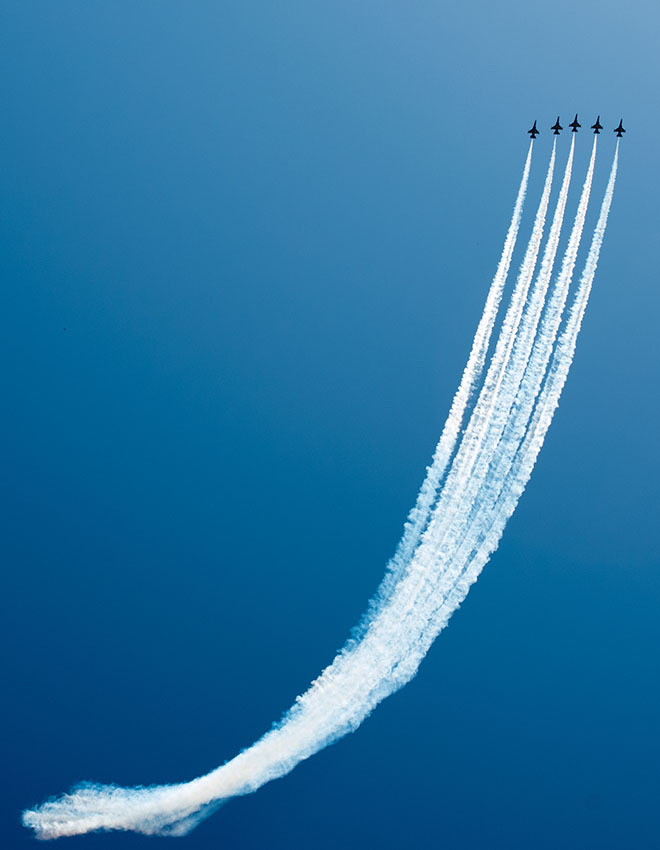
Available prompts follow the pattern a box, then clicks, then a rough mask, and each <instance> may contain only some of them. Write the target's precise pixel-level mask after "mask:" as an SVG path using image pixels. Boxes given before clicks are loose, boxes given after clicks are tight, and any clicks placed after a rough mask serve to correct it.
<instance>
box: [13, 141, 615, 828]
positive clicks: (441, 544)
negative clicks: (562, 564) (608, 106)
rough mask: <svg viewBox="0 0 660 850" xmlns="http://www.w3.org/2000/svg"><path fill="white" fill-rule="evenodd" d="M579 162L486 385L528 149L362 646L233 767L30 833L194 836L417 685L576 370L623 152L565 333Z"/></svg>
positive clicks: (39, 818) (576, 233) (85, 810)
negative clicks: (239, 798)
mask: <svg viewBox="0 0 660 850" xmlns="http://www.w3.org/2000/svg"><path fill="white" fill-rule="evenodd" d="M573 151H574V138H573V141H572V143H571V149H570V153H569V156H568V160H567V163H566V168H565V171H564V177H563V180H562V185H561V188H560V191H559V195H558V199H557V203H556V207H555V211H554V214H553V219H552V224H551V226H550V232H549V235H548V240H547V243H546V246H545V249H544V252H543V257H542V261H541V266H540V269H539V271H538V274H537V275H536V277H534V272H535V268H536V264H537V259H538V254H539V250H540V246H541V242H542V237H543V231H544V227H545V220H546V215H547V210H548V205H549V199H550V193H551V187H552V179H553V172H554V165H555V147H554V146H553V150H552V154H551V157H550V162H549V165H548V170H547V174H546V179H545V184H544V188H543V192H542V195H541V199H540V203H539V206H538V210H537V213H536V217H535V221H534V226H533V229H532V234H531V237H530V240H529V243H528V246H527V249H526V251H525V254H524V259H523V261H522V264H521V267H520V271H519V274H518V276H517V279H516V283H515V285H514V287H513V292H512V295H511V299H510V302H509V305H508V308H507V310H506V312H505V315H504V318H503V320H502V323H501V328H500V332H499V336H498V339H497V342H496V344H495V347H494V352H493V355H492V357H491V360H490V363H489V366H488V369H487V370H485V375H484V367H485V363H486V355H487V352H488V349H489V344H490V339H491V335H492V332H493V328H494V325H495V321H496V317H497V314H498V310H499V306H500V301H501V298H502V292H503V288H504V285H505V281H506V278H507V275H508V272H509V268H510V264H511V259H512V255H513V249H514V245H515V242H516V238H517V234H518V230H519V227H520V221H521V215H522V207H523V201H524V198H525V193H526V190H527V183H528V177H529V171H530V165H531V152H532V146H531V145H530V150H529V152H528V154H527V159H526V162H525V167H524V171H523V177H522V180H521V183H520V188H519V191H518V196H517V200H516V204H515V207H514V213H513V217H512V220H511V224H510V227H509V231H508V233H507V237H506V241H505V244H504V250H503V252H502V257H501V259H500V263H499V265H498V269H497V272H496V275H495V278H494V279H493V282H492V284H491V288H490V291H489V293H488V298H487V301H486V306H485V309H484V313H483V315H482V317H481V321H480V322H479V326H478V328H477V332H476V334H475V337H474V341H473V344H472V350H471V352H470V357H469V359H468V364H467V366H466V368H465V372H464V374H463V377H462V379H461V383H460V386H459V389H458V391H457V393H456V396H455V397H454V402H453V404H452V407H451V411H450V413H449V417H448V419H447V422H446V424H445V427H444V429H443V432H442V436H441V438H440V442H439V443H438V446H437V448H436V451H435V454H434V457H433V462H432V464H431V466H430V467H429V469H428V472H427V477H426V480H425V481H424V484H423V485H422V489H421V490H420V494H419V496H418V498H417V503H416V505H415V507H414V508H413V511H412V512H411V514H410V517H409V520H408V523H407V524H406V527H405V531H404V535H403V538H402V541H401V543H400V544H399V547H398V548H397V552H396V554H395V556H394V558H393V559H392V561H391V562H390V564H389V565H388V572H387V574H386V577H385V579H384V580H383V583H382V584H381V587H380V588H379V591H378V593H377V594H376V596H375V598H374V600H372V602H371V603H370V607H369V610H368V613H367V615H366V616H365V618H364V619H363V621H362V624H361V626H360V628H359V629H358V630H357V631H356V634H355V636H354V638H353V639H351V640H349V642H348V643H347V644H346V646H345V647H344V649H342V650H341V652H340V653H339V654H338V655H337V657H336V658H335V660H334V661H333V662H332V664H330V665H329V666H328V667H327V668H326V669H325V670H324V671H323V672H322V673H321V675H320V676H319V677H318V679H316V680H315V681H314V682H313V683H312V684H311V686H310V687H309V689H308V690H307V691H306V692H305V693H304V694H303V695H302V696H300V697H298V699H297V700H296V702H295V704H294V705H293V707H292V708H291V709H290V710H289V711H288V712H287V714H285V716H284V717H283V718H282V720H281V721H280V722H279V724H277V726H275V727H274V728H273V729H272V730H271V731H270V732H268V733H267V734H266V735H264V736H263V737H262V738H261V739H260V740H258V741H257V742H256V743H255V744H253V745H252V746H251V747H249V748H248V749H246V750H244V751H243V752H242V753H240V754H239V755H238V756H236V757H235V758H234V759H232V760H231V761H229V762H227V763H226V764H224V765H223V766H221V767H219V768H217V769H216V770H214V771H212V772H211V773H209V774H207V775H206V776H202V777H200V778H198V779H195V780H193V781H191V782H187V783H183V784H179V785H166V786H157V787H151V788H119V787H115V786H104V785H94V784H85V785H81V786H78V787H76V788H74V789H73V790H72V791H71V793H69V794H66V795H64V796H62V797H59V798H57V799H54V800H51V801H49V802H46V803H44V804H42V805H41V806H39V807H37V808H35V809H31V810H29V811H26V812H24V814H23V823H24V824H25V825H26V826H28V827H31V828H32V829H33V830H34V831H35V833H36V835H37V837H39V838H57V837H60V836H66V835H75V834H79V833H84V832H90V831H93V830H99V829H119V830H134V831H136V832H142V833H146V834H162V835H183V834H185V833H186V832H189V831H190V830H191V829H192V828H193V827H194V826H195V825H196V824H197V823H199V821H200V820H202V819H203V818H204V817H206V816H207V815H208V814H210V813H211V812H212V811H213V810H215V809H216V808H217V807H218V806H220V805H221V804H222V803H223V802H224V801H226V800H228V799H229V798H231V797H233V796H236V795H239V794H248V793H250V792H252V791H255V790H256V789H257V788H259V787H260V786H261V785H263V784H264V783H266V782H269V781H270V780H272V779H276V778H277V777H279V776H283V775H284V774H286V773H288V772H289V771H290V770H292V769H293V768H294V767H295V766H296V764H298V763H299V762H300V761H301V760H303V759H306V758H308V757H309V756H311V755H313V754H314V753H315V752H317V751H318V750H320V749H322V748H323V747H325V746H327V745H328V744H330V743H332V742H333V741H335V740H336V739H337V738H339V737H341V736H342V735H345V734H346V733H347V732H350V731H352V730H354V729H356V728H357V727H358V726H359V725H360V723H361V722H362V721H363V720H364V718H365V717H366V716H367V715H368V714H369V713H370V712H371V711H372V710H373V709H374V708H375V706H376V705H377V704H378V703H379V702H380V701H381V700H382V699H384V698H385V697H386V696H388V695H389V694H391V693H393V692H394V691H395V690H397V689H398V688H400V687H401V686H402V685H404V684H405V683H406V682H408V681H409V680H410V679H411V678H412V677H413V676H414V675H415V673H416V671H417V668H418V666H419V664H420V662H421V660H422V659H423V657H424V655H425V654H426V652H427V651H428V648H429V646H430V645H431V643H432V642H433V640H434V639H435V637H436V636H437V634H438V633H439V632H440V630H441V629H442V628H443V627H444V626H445V625H446V623H447V621H448V620H449V618H450V616H451V614H452V613H453V612H454V611H455V610H456V608H457V607H458V606H459V605H460V604H461V602H462V601H463V599H464V598H465V596H466V594H467V592H468V590H469V588H470V586H471V585H472V584H473V583H474V582H475V581H476V579H477V578H478V576H479V574H480V572H481V570H482V568H483V566H484V564H485V563H486V562H487V561H488V559H489V557H490V555H491V554H492V552H493V551H494V550H495V548H496V547H497V544H498V542H499V540H500V537H501V535H502V532H503V529H504V526H505V524H506V521H507V520H508V518H509V517H510V516H511V514H512V513H513V511H514V510H515V507H516V504H517V502H518V499H519V498H520V495H521V494H522V492H523V490H524V488H525V486H526V484H527V482H528V480H529V477H530V475H531V472H532V469H533V467H534V463H535V461H536V457H537V455H538V452H539V450H540V448H541V445H542V444H543V440H544V438H545V434H546V432H547V430H548V427H549V425H550V422H551V420H552V416H553V414H554V411H555V409H556V407H557V404H558V402H559V397H560V395H561V391H562V389H563V386H564V383H565V381H566V377H567V375H568V371H569V369H570V365H571V362H572V359H573V354H574V351H575V343H576V339H577V336H578V333H579V330H580V325H581V322H582V318H583V316H584V311H585V309H586V305H587V301H588V298H589V294H590V291H591V285H592V282H593V278H594V274H595V271H596V265H597V263H598V257H599V252H600V248H601V245H602V241H603V236H604V233H605V227H606V224H607V216H608V213H609V209H610V205H611V203H612V196H613V192H614V182H615V179H616V171H617V162H618V145H617V150H616V153H615V157H614V161H613V163H612V169H611V172H610V178H609V182H608V185H607V190H606V192H605V196H604V199H603V202H602V206H601V211H600V216H599V218H598V223H597V224H596V228H595V231H594V235H593V239H592V243H591V248H590V250H589V254H588V257H587V261H586V265H585V269H584V271H583V273H582V276H581V278H580V281H579V284H578V286H577V290H576V293H575V296H574V300H573V303H572V305H571V308H570V310H569V311H568V317H567V318H566V319H565V324H564V328H563V330H562V332H561V334H560V333H559V330H560V327H561V323H562V317H563V315H564V312H565V305H566V303H567V300H568V295H569V289H570V285H571V281H572V277H573V270H574V267H575V263H576V259H577V255H578V249H579V246H580V240H581V237H582V232H583V229H584V222H585V217H586V212H587V207H588V204H589V196H590V192H591V183H592V178H593V173H594V167H595V159H596V141H595V140H594V147H593V151H592V154H591V159H590V162H589V168H588V171H587V176H586V179H585V182H584V186H583V189H582V193H581V197H580V201H579V204H578V209H577V213H576V216H575V220H574V223H573V227H572V230H571V234H570V237H569V240H568V245H567V248H566V252H565V254H564V257H563V261H562V264H561V269H560V271H559V274H558V275H557V277H556V279H555V281H554V284H553V285H552V286H550V282H551V280H552V273H553V268H554V263H555V258H556V253H557V247H558V244H559V237H560V232H561V227H562V222H563V219H564V213H565V209H566V203H567V197H568V189H569V184H570V180H571V172H572V165H573ZM548 293H549V294H548ZM479 387H480V389H479V393H478V395H477V397H476V400H475V401H474V403H473V405H472V409H471V413H470V416H469V419H468V421H467V425H466V426H465V429H464V431H463V434H462V436H461V437H460V439H459V435H460V434H461V428H462V427H463V423H464V420H465V419H466V416H467V413H468V408H469V404H470V401H471V398H472V396H473V394H474V393H475V392H476V390H477V388H479Z"/></svg>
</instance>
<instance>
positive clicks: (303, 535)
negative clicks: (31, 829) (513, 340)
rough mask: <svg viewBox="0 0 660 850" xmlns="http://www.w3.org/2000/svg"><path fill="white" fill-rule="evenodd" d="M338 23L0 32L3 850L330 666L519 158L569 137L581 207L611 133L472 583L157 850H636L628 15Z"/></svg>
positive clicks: (643, 765) (164, 774)
mask: <svg viewBox="0 0 660 850" xmlns="http://www.w3.org/2000/svg"><path fill="white" fill-rule="evenodd" d="M356 5H358V4H355V3H349V2H335V3H332V4H330V3H316V2H312V3H310V2H305V3H303V2H299V3H294V2H283V3H279V4H270V3H263V2H261V3H250V2H242V3H224V4H215V3H208V2H197V3H195V4H179V3H173V2H168V1H167V0H159V2H140V3H138V4H99V3H83V2H69V0H60V2H58V3H57V4H48V3H43V2H33V3H28V4H26V3H19V2H13V0H12V2H7V3H5V4H4V9H3V16H2V17H3V24H2V30H3V33H4V38H3V50H2V51H0V66H1V72H2V79H3V80H4V85H3V96H2V100H3V115H4V118H5V120H4V128H5V129H4V132H3V134H2V138H1V139H0V150H1V152H2V162H3V168H2V170H1V172H0V182H1V183H2V192H3V197H4V200H5V202H4V204H3V207H2V208H3V213H2V215H3V251H2V252H1V254H0V257H1V259H0V263H1V264H2V274H3V279H4V281H5V292H6V295H5V308H4V322H3V326H4V330H3V334H2V341H1V343H0V345H1V346H2V353H3V361H4V363H5V380H4V391H3V397H4V400H5V409H6V411H7V413H6V415H5V417H4V418H3V425H2V429H3V440H2V443H3V446H4V454H5V464H4V465H5V469H6V473H5V480H6V485H5V488H3V489H4V496H3V511H2V513H3V516H4V519H5V523H4V533H3V535H2V538H3V551H4V556H3V562H4V564H5V571H4V581H5V588H4V593H3V594H2V608H3V610H2V612H1V616H0V622H2V629H3V631H4V635H3V646H4V647H5V650H6V658H5V664H4V680H5V689H6V694H7V696H6V698H5V700H4V701H3V706H2V709H1V711H2V714H3V715H4V716H3V721H4V723H3V728H4V729H5V731H6V735H5V736H3V737H4V744H3V748H4V753H3V764H4V765H5V782H4V783H3V785H5V792H4V794H3V797H2V812H1V817H2V826H1V827H0V829H1V830H2V833H3V834H6V835H7V836H9V837H8V839H7V841H8V842H9V846H11V847H24V846H25V847H27V846H28V845H30V844H31V843H32V841H33V839H31V837H30V836H29V835H28V834H27V832H25V831H23V830H22V829H21V828H20V827H19V826H18V818H19V813H20V811H21V809H22V808H23V807H24V806H26V805H29V804H32V803H36V802H38V801H40V800H42V799H44V798H45V797H46V796H48V795H49V794H51V793H56V792H60V791H63V790H66V789H67V788H68V787H69V786H70V785H71V784H72V783H73V782H76V781H78V780H81V779H95V780H100V781H116V782H119V783H123V784H136V783H152V782H163V781H174V780H179V779H181V780H182V779H187V778H191V777H193V776H195V775H198V774H200V773H202V772H205V771H207V770H208V769H210V768H212V767H214V766H215V765H217V764H219V763H221V762H222V761H224V760H225V759H227V758H230V757H231V756H233V755H234V754H235V753H236V752H237V751H238V750H239V749H241V748H242V747H244V746H247V745H249V744H250V743H251V742H252V741H253V740H254V739H255V738H256V737H258V736H259V735H260V734H262V733H263V732H264V731H265V730H266V729H267V728H268V727H269V726H270V724H271V722H273V721H274V720H276V719H277V718H278V717H279V715H280V714H281V713H282V711H284V710H285V709H286V708H287V707H288V706H289V705H290V704H291V702H292V700H293V698H294V697H295V695H296V694H298V693H300V692H301V691H302V690H304V689H305V687H306V686H307V684H308V683H309V681H310V680H311V679H312V678H314V677H315V676H316V675H317V674H318V672H319V671H320V670H321V668H322V667H323V666H324V665H325V664H327V663H328V662H329V661H330V660H331V658H332V657H333V655H334V652H335V650H336V649H337V648H338V647H339V646H340V645H341V644H342V643H343V641H344V639H345V638H346V636H347V634H348V632H349V629H350V628H351V626H352V625H354V624H355V623H356V622H357V621H358V619H359V617H360V614H361V613H362V611H363V609H364V608H365V606H366V602H367V600H368V598H369V597H370V595H371V594H372V593H373V591H374V590H375V588H376V586H377V584H378V581H379V579H380V577H381V575H382V572H383V569H384V565H385V562H386V560H387V558H388V557H389V555H390V554H391V553H392V551H393V548H394V545H395V543H396V540H397V539H398V536H399V534H400V531H401V526H402V523H403V520H404V518H405V515H406V513H407V510H408V509H409V507H410V506H411V505H412V503H413V501H414V497H415V493H416V490H417V487H418V485H419V483H420V481H421V479H422V476H423V471H424V467H425V464H426V463H427V462H428V460H429V458H430V455H431V452H432V450H433V447H434V445H435V441H436V439H437V437H438V435H439V432H440V429H441V426H442V423H443V421H444V416H445V415H446V412H447V410H448V407H449V403H450V400H451V396H452V393H453V390H454V389H455V387H456V385H457V383H458V379H459V376H460V372H461V368H462V365H463V363H464V361H465V359H466V357H467V353H468V350H469V344H470V340H471V338H472V333H473V331H474V328H475V326H476V323H477V321H478V317H479V315H480V312H481V307H482V304H483V300H484V298H485V295H486V292H487V288H488V284H489V282H490V279H491V277H492V274H493V271H494V269H495V266H496V263H497V259H498V257H499V252H500V249H501V243H502V240H503V237H504V233H505V230H506V227H507V224H508V221H509V217H510V212H511V207H512V204H513V200H514V196H515V192H516V189H517V184H518V180H519V177H520V171H521V168H522V164H523V159H524V156H525V153H526V150H527V142H526V135H525V132H524V131H525V130H526V129H527V127H529V126H530V125H531V122H532V120H533V119H534V118H537V119H538V121H539V126H541V127H542V129H543V130H544V132H543V134H542V136H541V137H540V139H539V142H538V143H537V149H536V161H535V168H534V172H533V178H532V196H534V193H535V192H538V191H539V189H540V183H541V180H542V177H543V172H544V170H545V160H546V157H547V155H548V153H549V150H550V134H549V131H548V130H547V126H548V125H549V124H551V123H552V122H554V120H555V117H556V115H557V113H559V114H560V115H561V117H562V120H563V121H564V122H566V120H570V118H572V115H573V114H574V113H575V111H576V110H577V111H579V112H580V118H581V120H582V123H583V125H585V126H586V125H587V124H590V123H592V121H593V120H594V118H595V116H596V113H598V112H599V113H600V115H601V120H602V121H603V123H604V124H605V127H606V131H605V132H604V134H603V139H602V144H601V148H600V157H599V162H598V164H597V173H596V180H595V196H596V197H598V196H599V195H600V194H601V193H602V190H603V188H604V184H605V180H606V176H607V170H608V169H609V162H610V159H611V154H612V153H613V149H614V142H613V138H611V137H612V133H611V127H613V126H614V124H615V123H616V122H618V120H619V118H620V117H623V119H624V124H625V125H626V126H627V128H628V131H629V132H628V134H627V137H626V138H625V139H624V140H623V145H622V155H621V163H620V173H619V180H618V184H617V188H616V193H615V199H614V206H613V210H612V215H611V218H610V225H609V229H608V233H607V236H606V240H605V245H604V249H603V252H602V254H601V264H600V267H599V269H598V273H597V277H596V282H595V287H594V293H593V297H592V302H591V304H590V306H589V310H588V313H587V317H586V321H585V326H584V329H583V333H582V335H581V338H580V340H579V345H578V351H577V355H576V360H575V363H574V366H573V369H572V372H571V375H570V377H569V382H568V385H567V387H566V391H565V393H564V396H563V399H562V403H561V405H560V409H559V412H558V414H557V416H556V418H555V422H554V423H553V426H552V428H551V430H550V433H549V436H548V439H547V441H546V445H545V446H544V449H543V452H542V454H541V457H540V460H539V463H538V466H537V469H536V471H535V473H534V475H533V477H532V481H531V483H530V486H529V488H528V491H527V492H526V494H525V496H524V497H523V499H522V501H521V504H520V506H519V509H518V511H517V513H516V515H515V516H514V517H513V519H512V521H511V522H510V524H509V527H508V529H507V532H506V534H505V537H504V540H503V542H502V545H501V547H500V549H499V551H498V552H497V553H496V555H495V556H494V558H493V560H492V562H491V563H490V564H489V565H488V567H487V568H486V570H485V571H484V574H483V576H482V577H481V579H480V581H479V583H478V584H477V585H476V586H475V587H474V588H473V590H472V591H471V593H470V596H469V597H468V599H467V601H466V603H465V605H464V606H463V608H462V609H461V610H460V611H459V612H458V613H457V614H456V615H455V617H454V619H453V620H452V622H451V624H450V626H449V628H448V629H447V630H446V631H445V632H444V633H443V634H442V635H441V637H440V638H439V640H438V642H437V644H436V645H435V646H434V648H433V649H432V651H431V652H430V654H429V656H428V658H427V659H426V660H425V662H424V664H423V665H422V667H421V670H420V673H419V675H418V677H417V678H416V679H415V680H414V681H413V682H412V683H411V684H410V685H409V686H408V687H407V688H405V689H404V690H403V691H402V692H400V693H399V694H396V695H395V696H394V697H392V698H390V699H389V700H388V701H386V702H385V703H384V704H383V705H382V706H380V707H379V709H378V711H377V712H376V713H375V714H374V715H373V716H372V717H371V718H370V719H369V720H368V721H367V722H366V723H365V724H364V726H363V727H362V728H361V729H360V730H359V732H358V733H357V734H355V735H352V736H350V737H349V738H347V739H345V740H343V741H341V742H340V743H339V744H337V745H335V746H333V747H331V748H329V749H328V750H326V751H324V752H322V753H320V754H319V755H317V756H316V757H315V758H313V759H311V760H310V761H309V762H307V763H304V764H302V765H301V766H299V767H298V768H297V769H296V770H295V771H294V773H293V774H291V775H290V776H289V777H286V778H285V779H283V780H281V781H278V782H276V783H273V784H272V785H270V786H266V787H264V788H263V789H261V790H260V791H259V792H258V793H257V794H256V795H253V796H252V797H250V798H245V799H242V800H236V801H233V802H231V804H229V805H227V806H226V807H225V808H224V809H223V810H221V811H220V812H219V813H218V814H217V815H215V816H214V817H213V818H211V819H210V820H209V821H207V822H206V823H205V824H203V825H202V826H201V827H200V828H199V829H198V830H197V831H196V832H194V833H192V835H191V836H189V837H188V838H185V839H183V840H181V841H180V844H181V845H182V846H185V847H189V848H207V847H226V848H232V850H233V848H237V849H238V848H263V847H268V848H273V850H275V848H280V847H287V848H291V847H310V846H312V847H315V848H325V847H328V848H330V847H332V848H335V847H337V846H342V847H344V848H357V847H361V848H362V847H365V846H366V847H371V846H381V847H401V846H409V847H417V846H421V845H422V844H431V845H432V846H443V847H445V848H451V850H463V848H484V847H488V848H507V850H511V848H529V847H535V848H546V847H547V848H555V847H557V846H562V847H569V848H587V847H595V846H597V847H599V848H610V847H611V848H620V847H622V846H634V847H635V848H651V847H654V846H655V843H656V841H657V834H658V830H659V828H660V816H659V815H658V807H657V798H658V792H659V791H660V780H659V778H658V771H657V765H658V762H659V757H660V727H659V724H658V719H657V718H658V717H659V716H660V687H659V685H658V681H659V678H658V665H657V658H658V648H659V645H660V625H659V621H658V617H657V611H658V605H659V603H660V571H659V568H660V563H659V561H660V558H659V557H658V547H657V534H656V529H657V516H658V495H657V486H656V482H657V477H658V472H659V471H660V463H659V461H660V458H659V452H658V442H657V422H658V414H659V413H660V411H659V409H658V394H657V392H656V389H655V388H656V387H657V366H658V335H657V316H658V307H659V306H660V298H659V296H658V286H657V250H656V244H657V232H658V223H657V212H656V210H657V197H658V192H659V189H660V187H659V186H658V178H657V165H656V158H655V153H656V150H657V139H658V130H659V127H658V115H657V109H656V108H655V104H656V101H657V96H656V88H657V81H658V79H659V71H660V68H659V60H658V58H657V32H658V23H659V20H658V17H659V15H658V11H657V7H656V5H655V4H652V3H650V2H648V3H642V2H630V3H627V4H614V3H609V2H598V3H596V2H593V3H592V2H578V3H569V2H559V3H556V4H554V5H545V4H544V5H540V4H529V3H519V2H502V3H498V4H486V3H483V2H475V3H464V4H460V6H459V5H458V4H457V5H456V6H455V7H453V8H446V7H445V4H441V3H439V2H424V3H421V2H420V3H417V2H413V3H402V2H396V3H394V2H380V3H373V2H364V3H361V4H359V8H356ZM578 141H579V143H580V144H579V146H578V149H577V153H576V163H577V165H576V167H577V168H578V171H580V170H584V168H585V167H586V160H587V156H588V151H589V148H590V140H589V138H588V136H587V134H581V135H580V137H579V139H578ZM567 150H568V139H567V138H566V136H565V135H564V136H562V137H561V138H560V145H559V152H560V163H563V157H565V155H566V153H567ZM577 182H579V181H576V183H577ZM574 194H575V193H573V195H574ZM573 200H575V198H574V197H573ZM595 212H596V210H595V209H592V211H591V213H590V217H589V220H588V226H592V225H593V222H594V220H595ZM526 220H527V222H528V224H529V219H526ZM502 610H504V611H506V616H505V617H504V618H502V616H501V614H500V615H496V612H501V611H502ZM168 841H171V839H170V840H168V839H146V838H140V837H137V836H122V835H119V836H116V835H115V836H111V835H106V836H88V837H84V838H81V839H76V842H75V843H76V846H77V847H80V848H84V849H85V850H86V848H88V847H89V848H94V847H107V848H114V847H122V848H124V847H128V846H136V847H137V846H146V844H147V842H149V844H150V846H152V845H160V844H163V842H168Z"/></svg>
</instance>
